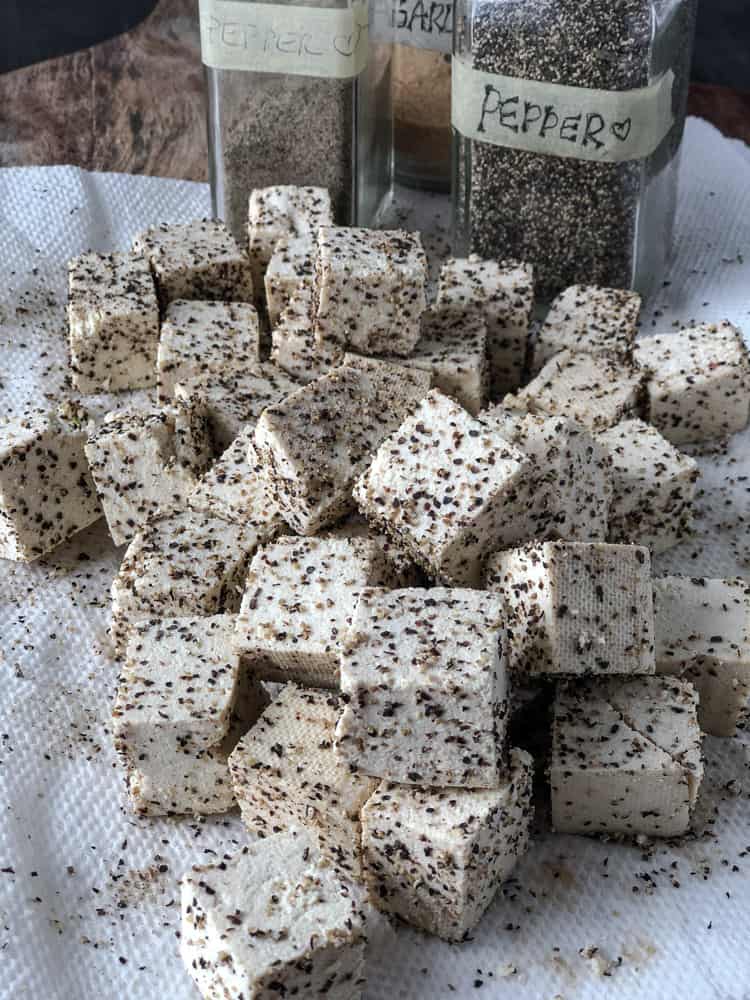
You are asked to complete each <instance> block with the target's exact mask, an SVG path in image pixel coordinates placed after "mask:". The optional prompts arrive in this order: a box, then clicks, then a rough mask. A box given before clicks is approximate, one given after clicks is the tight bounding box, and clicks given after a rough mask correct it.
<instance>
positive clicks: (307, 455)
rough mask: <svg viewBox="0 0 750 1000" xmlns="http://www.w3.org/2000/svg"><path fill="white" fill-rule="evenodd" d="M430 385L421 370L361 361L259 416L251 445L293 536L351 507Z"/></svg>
mask: <svg viewBox="0 0 750 1000" xmlns="http://www.w3.org/2000/svg"><path fill="white" fill-rule="evenodd" d="M429 384H430V378H429V376H428V375H427V374H425V373H424V372H421V371H410V370H408V369H405V368H402V367H401V366H400V365H389V364H386V363H384V362H382V361H372V360H370V359H367V358H361V359H357V360H352V361H350V362H349V364H347V365H342V366H341V367H339V368H336V369H334V370H333V371H332V372H330V373H329V374H328V375H323V376H322V377H321V378H318V379H315V381H314V382H311V383H310V384H309V385H306V386H303V387H302V388H300V389H298V390H297V392H295V393H293V394H292V395H290V396H288V397H287V398H286V399H285V400H283V402H280V403H277V404H276V405H274V406H269V407H268V408H267V409H266V410H265V411H264V412H263V414H262V416H261V418H260V420H259V421H258V425H257V427H256V430H255V447H256V449H257V451H258V456H259V458H260V461H261V464H262V468H263V470H264V475H265V477H266V480H267V482H268V484H269V486H270V489H271V493H272V495H273V498H274V500H275V501H276V505H277V506H278V508H279V510H280V511H281V514H282V516H283V517H284V519H285V520H286V521H287V522H288V524H290V525H291V526H292V528H294V530H295V531H297V532H299V533H300V534H301V535H312V534H314V533H315V532H316V531H318V530H319V529H321V528H325V527H327V526H328V525H330V524H333V523H334V522H335V521H337V520H338V519H339V518H341V517H343V516H344V515H345V514H346V513H347V512H348V511H349V510H351V509H352V507H353V506H354V501H353V500H352V486H353V485H354V482H355V480H356V479H357V477H358V476H359V475H361V473H362V472H363V471H364V470H365V469H366V468H367V466H368V464H369V462H370V461H371V459H372V455H373V453H374V452H375V450H376V448H377V447H378V446H379V445H380V443H381V442H382V441H383V440H384V439H385V438H386V437H387V436H388V435H389V434H390V433H391V432H392V431H394V430H395V429H396V428H397V427H398V425H399V424H400V423H401V421H402V420H403V419H404V418H405V417H406V416H407V415H408V414H409V413H410V412H411V411H412V410H413V409H414V408H415V406H416V405H417V403H418V402H419V400H420V399H422V397H423V396H425V395H426V393H427V392H428V390H429Z"/></svg>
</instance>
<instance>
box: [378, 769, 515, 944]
mask: <svg viewBox="0 0 750 1000" xmlns="http://www.w3.org/2000/svg"><path fill="white" fill-rule="evenodd" d="M532 775H533V760H532V758H531V757H530V755H529V754H527V753H526V752H525V751H523V750H515V749H514V750H511V751H510V762H509V767H508V770H507V771H506V772H505V773H503V775H502V776H501V778H500V779H499V781H498V782H497V783H496V787H494V788H491V789H468V788H424V787H420V786H414V785H411V786H410V785H398V784H392V783H390V782H387V781H384V782H383V783H382V784H381V785H380V786H379V787H378V789H377V791H376V792H375V794H374V795H373V796H372V798H370V799H369V800H368V802H367V804H366V805H365V807H364V809H363V810H362V855H363V862H364V874H365V880H366V883H367V886H368V888H369V890H370V898H371V899H372V901H373V903H374V904H375V905H376V906H377V907H378V908H379V909H381V910H383V911H384V912H386V913H393V914H396V915H397V916H399V917H401V919H402V920H405V921H406V922H407V923H409V924H412V925H413V926H414V927H419V928H421V929H422V930H425V931H428V932H429V933H430V934H436V935H437V936H438V937H440V938H443V939H444V940H446V941H461V940H463V938H464V937H465V936H466V934H467V933H468V932H469V931H471V930H472V929H473V928H474V927H476V926H477V924H478V923H479V921H480V919H481V918H482V915H483V914H484V912H485V910H486V909H487V908H488V906H489V905H490V904H491V903H492V900H493V898H494V896H495V893H496V892H497V890H498V889H499V887H500V885H501V884H502V883H503V882H504V881H505V880H506V879H507V878H508V877H509V875H510V874H511V873H512V871H513V869H514V868H515V865H516V862H517V861H518V859H519V858H521V857H522V856H523V855H524V854H525V853H526V850H527V848H528V843H529V828H530V826H531V818H532V815H533V805H532V802H531V788H532Z"/></svg>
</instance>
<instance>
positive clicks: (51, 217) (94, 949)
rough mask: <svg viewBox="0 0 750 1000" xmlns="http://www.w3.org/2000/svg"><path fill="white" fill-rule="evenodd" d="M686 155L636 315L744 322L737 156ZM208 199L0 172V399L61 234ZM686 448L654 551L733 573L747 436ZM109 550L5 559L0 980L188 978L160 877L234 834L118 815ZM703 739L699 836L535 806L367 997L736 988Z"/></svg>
mask: <svg viewBox="0 0 750 1000" xmlns="http://www.w3.org/2000/svg"><path fill="white" fill-rule="evenodd" d="M684 162H685V169H684V172H683V185H682V194H681V203H680V214H679V230H678V238H677V253H676V257H675V261H674V264H673V266H672V269H671V273H670V274H669V275H668V276H667V277H668V280H669V282H670V283H669V284H668V285H667V286H665V288H664V289H663V290H662V291H661V292H660V294H659V295H658V296H657V297H656V298H655V300H654V302H652V303H651V304H650V305H649V306H648V308H647V310H646V314H645V322H644V329H646V330H650V329H652V328H653V329H654V330H656V331H665V330H669V329H670V328H671V327H672V325H673V324H675V323H687V322H689V321H692V320H697V321H704V320H712V321H713V320H720V319H729V320H732V321H733V322H736V323H738V324H740V325H744V326H745V328H746V330H750V315H749V313H750V154H748V151H747V150H746V149H745V148H744V147H742V146H740V145H739V144H737V143H730V142H728V141H726V140H723V139H722V138H721V137H720V136H719V135H718V133H716V132H715V131H714V130H713V129H711V128H710V127H709V126H707V125H705V124H702V123H700V122H696V121H692V122H691V123H690V126H689V129H688V133H687V147H686V157H685V161H684ZM426 206H427V211H428V212H430V213H431V212H433V211H434V210H435V208H436V207H439V202H438V201H435V200H432V199H427V200H426ZM208 211H209V204H208V195H207V191H206V189H205V188H204V187H203V186H201V185H196V184H189V183H182V182H177V181H160V180H153V179H148V178H132V177H123V176H118V175H99V176H92V175H87V174H84V173H81V172H79V171H76V170H73V169H71V168H48V169H29V170H26V171H21V170H5V171H0V274H1V275H2V281H0V357H2V361H3V364H2V369H1V370H0V410H2V412H8V411H17V410H19V409H21V408H23V407H24V405H26V404H27V403H29V402H31V401H39V400H41V399H42V398H43V396H44V394H45V393H48V394H52V395H53V396H58V395H59V393H60V391H61V389H62V387H63V386H64V380H65V364H66V353H65V317H64V303H65V262H66V260H67V259H68V258H69V257H70V256H72V255H73V254H75V253H79V252H81V251H83V250H85V249H88V248H94V249H97V250H109V249H116V248H125V247H127V246H128V245H129V243H130V241H131V239H132V237H133V236H134V235H135V234H136V233H137V232H138V231H139V230H140V229H142V228H143V227H144V226H145V225H146V224H148V223H149V222H153V221H157V220H167V221H177V220H184V219H188V218H191V217H195V216H202V215H205V214H207V213H208ZM407 221H408V220H407ZM416 221H419V220H416ZM438 242H439V241H438ZM745 259H747V262H745ZM119 402H120V403H121V402H122V400H120V401H119ZM100 404H101V407H102V408H106V407H107V406H108V405H112V398H111V397H110V399H109V400H107V399H102V400H100ZM699 461H700V465H701V471H702V473H703V480H702V482H701V486H702V489H703V491H704V495H703V496H702V497H701V500H700V510H701V516H700V519H699V524H698V534H697V537H696V539H695V541H691V542H689V543H686V544H685V545H683V546H682V547H680V548H678V549H675V550H674V551H672V552H670V553H667V554H666V555H665V556H664V557H662V558H660V559H659V560H658V563H657V569H658V571H661V572H672V571H678V572H679V571H682V572H688V573H690V574H691V575H699V574H704V575H725V574H726V575H729V574H735V573H740V574H744V575H750V568H749V567H750V539H748V534H747V524H748V518H750V492H749V491H748V487H749V486H750V480H747V481H743V480H742V477H743V476H749V475H750V435H749V434H748V433H747V432H746V433H744V434H741V435H738V436H736V437H735V438H734V439H733V440H732V441H731V443H730V446H729V448H728V449H720V450H718V451H717V452H716V453H715V454H713V455H705V456H701V457H700V459H699ZM730 480H731V481H730ZM121 554H122V553H121V550H120V551H118V550H115V549H114V548H113V547H112V546H111V544H110V543H109V542H108V538H107V533H106V529H105V528H104V526H103V523H101V522H100V523H99V524H97V525H95V526H94V527H92V528H91V529H89V530H88V531H86V532H84V533H82V534H81V535H79V536H78V537H77V538H75V539H74V540H73V541H72V542H71V543H69V544H68V545H66V546H64V547H63V548H61V549H60V550H58V552H56V553H55V554H54V555H52V556H51V557H50V558H48V559H46V560H44V562H43V563H40V564H37V565H34V566H31V567H23V566H14V565H12V564H10V563H2V565H0V644H1V652H2V657H1V658H0V670H2V685H3V698H2V707H0V807H1V808H2V819H1V820H0V869H1V871H0V997H2V998H3V1000H5V998H10V997H13V998H14V1000H21V998H23V1000H26V998H31V997H33V998H35V1000H39V998H45V1000H114V998H118V1000H120V998H124V997H128V998H129V1000H146V998H154V997H163V998H165V1000H187V998H190V997H193V996H196V995H197V993H196V992H195V991H194V989H193V986H192V984H191V982H190V980H189V978H188V977H187V975H186V974H185V973H184V971H183V969H182V966H181V964H180V960H179V957H178V951H177V938H176V932H177V931H178V930H179V899H178V893H177V891H176V881H177V878H178V877H179V876H180V875H181V874H182V872H183V871H184V870H185V869H186V868H187V867H189V866H190V865H191V864H193V863H201V862H211V861H215V860H216V859H217V858H218V857H219V856H220V855H221V854H223V853H225V852H228V853H231V852H233V851H234V850H235V849H236V847H237V845H238V844H240V843H242V842H243V841H244V834H243V830H242V827H241V824H240V823H239V821H238V820H237V818H236V817H234V816H231V817H228V818H227V817H224V818H220V819H217V820H211V821H206V822H196V821H177V820H175V821H161V822H147V821H144V820H136V819H134V818H133V817H132V816H131V815H130V814H129V813H128V810H127V807H126V804H125V798H124V794H123V787H122V780H121V776H120V774H119V772H118V771H117V769H116V766H115V759H114V755H113V753H112V750H111V746H110V736H109V721H108V719H109V710H110V704H111V701H112V696H113V691H114V685H115V680H116V676H115V667H114V665H113V663H112V661H111V660H110V659H109V657H108V654H107V642H106V632H105V629H106V623H107V594H108V589H109V584H110V581H111V578H112V575H113V573H114V572H115V570H116V568H117V565H118V562H119V558H120V557H121ZM706 754H707V774H706V781H705V785H704V792H703V796H702V800H701V804H700V817H699V826H700V828H701V832H700V833H699V834H698V835H697V836H695V837H693V838H692V839H690V840H688V841H686V842H685V843H683V844H681V845H679V846H676V847H673V846H666V845H658V844H657V845H655V846H652V847H648V846H646V847H643V848H638V847H635V846H632V845H631V846H624V845H620V844H615V843H605V842H602V841H596V840H587V839H585V838H578V837H557V836H553V835H551V834H550V833H549V832H548V831H547V829H546V824H545V820H544V807H543V805H542V809H541V822H540V823H539V824H538V830H537V832H536V835H535V841H534V845H533V848H532V850H531V852H530V853H529V855H528V856H527V858H526V859H524V861H523V862H522V864H521V865H520V866H519V868H518V870H517V872H516V874H515V877H514V879H513V881H512V882H511V883H510V884H509V885H508V886H506V888H505V890H504V892H503V893H502V895H501V897H500V898H498V900H497V901H496V903H495V904H494V906H493V907H492V909H491V910H490V912H489V914H488V915H487V917H486V918H485V920H484V921H483V922H482V924H481V925H480V927H479V929H478V930H477V932H476V933H475V935H474V936H473V940H471V941H470V942H467V943H465V944H463V945H460V946H448V945H445V944H442V943H440V942H437V941H434V940H430V939H428V938H426V937H423V936H421V935H419V934H417V933H414V932H411V931H408V930H405V929H402V930H399V931H398V933H397V934H395V935H393V936H391V937H389V938H388V939H387V940H386V942H385V945H384V946H382V947H381V949H380V951H379V953H378V954H376V955H375V956H374V960H373V964H372V967H371V972H370V983H369V985H368V989H367V994H366V995H367V998H368V1000H386V998H387V1000H399V998H403V1000H416V998H422V997H424V998H438V997H454V996H458V997H475V996H476V997H480V998H481V997H498V998H506V997H507V998H513V1000H553V998H554V997H564V998H565V1000H589V998H591V1000H600V998H627V1000H640V998H644V1000H677V998H679V1000H709V998H711V1000H730V998H731V1000H740V998H743V997H750V950H749V949H748V945H747V942H748V940H749V936H750V854H748V852H749V851H750V803H749V796H750V775H749V774H748V742H747V740H746V739H745V738H738V739H733V740H724V741H721V740H716V739H708V740H707V741H706ZM587 946H595V947H598V948H599V950H600V953H601V955H602V956H603V957H604V959H605V960H607V961H612V962H614V963H615V966H614V967H613V968H612V969H611V975H608V976H601V975H599V974H598V972H597V969H596V967H595V964H596V963H595V962H589V961H587V960H586V959H585V958H584V957H582V956H581V954H580V953H579V950H580V949H583V948H586V947H587ZM618 960H620V961H618ZM511 967H512V968H515V970H516V972H515V974H513V975H508V973H509V972H510V968H511ZM600 968H601V966H600ZM504 974H505V975H504Z"/></svg>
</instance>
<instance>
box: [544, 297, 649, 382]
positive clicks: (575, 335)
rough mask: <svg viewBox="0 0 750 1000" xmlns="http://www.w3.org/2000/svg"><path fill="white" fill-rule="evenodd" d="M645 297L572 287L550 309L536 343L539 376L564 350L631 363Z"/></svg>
mask: <svg viewBox="0 0 750 1000" xmlns="http://www.w3.org/2000/svg"><path fill="white" fill-rule="evenodd" d="M640 312H641V297H640V295H638V293H637V292H629V291H626V290H624V289H622V288H599V287H598V286H597V285H572V286H571V287H570V288H566V289H565V291H563V292H561V293H560V294H559V295H558V296H557V298H556V299H555V300H554V302H553V303H552V305H551V306H550V310H549V312H548V313H547V318H546V319H545V321H544V323H543V324H542V326H541V328H540V330H539V332H538V334H537V336H536V338H535V342H534V347H533V352H532V360H531V371H532V374H534V375H537V374H538V373H539V372H540V371H541V370H542V368H544V366H545V365H546V364H547V362H548V361H549V360H550V358H553V357H554V356H555V355H556V354H559V353H560V351H572V352H573V353H578V352H582V353H584V354H605V355H609V356H610V357H615V358H620V359H622V360H623V361H627V360H629V359H630V358H631V357H632V350H633V342H634V341H635V337H636V334H637V332H638V317H639V316H640Z"/></svg>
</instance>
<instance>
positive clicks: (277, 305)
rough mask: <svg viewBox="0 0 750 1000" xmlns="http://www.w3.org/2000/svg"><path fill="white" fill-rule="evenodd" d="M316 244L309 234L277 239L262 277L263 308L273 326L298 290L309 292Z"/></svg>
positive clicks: (311, 285) (311, 284)
mask: <svg viewBox="0 0 750 1000" xmlns="http://www.w3.org/2000/svg"><path fill="white" fill-rule="evenodd" d="M316 248H317V241H316V239H315V237H314V236H313V235H312V234H308V235H306V236H296V237H294V238H290V239H284V240H280V241H279V242H278V244H277V245H276V249H275V250H274V252H273V256H272V257H271V259H270V261H269V262H268V267H267V268H266V276H265V279H264V281H265V287H266V308H267V309H268V319H269V321H270V323H271V326H272V327H274V326H276V324H277V323H278V322H279V319H280V317H281V314H282V313H283V312H284V310H285V309H286V307H287V306H288V305H289V303H290V302H291V301H292V299H293V298H294V296H295V295H296V294H297V292H298V291H299V289H300V288H307V289H309V290H310V292H312V287H313V273H314V265H315V251H316Z"/></svg>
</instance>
